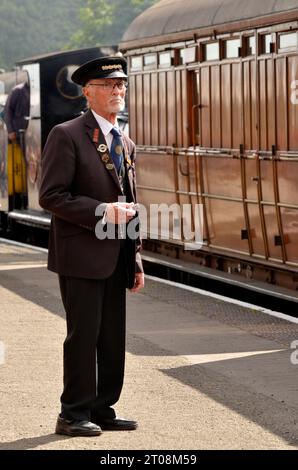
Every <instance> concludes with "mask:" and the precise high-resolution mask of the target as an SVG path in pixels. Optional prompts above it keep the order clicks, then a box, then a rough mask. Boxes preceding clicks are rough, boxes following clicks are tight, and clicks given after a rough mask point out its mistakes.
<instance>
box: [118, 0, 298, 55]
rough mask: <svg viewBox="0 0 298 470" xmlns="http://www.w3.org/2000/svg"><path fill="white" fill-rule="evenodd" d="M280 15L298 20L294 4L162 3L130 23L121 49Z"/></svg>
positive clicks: (283, 0) (239, 0)
mask: <svg viewBox="0 0 298 470" xmlns="http://www.w3.org/2000/svg"><path fill="white" fill-rule="evenodd" d="M282 13H290V14H291V16H293V14H294V15H295V13H296V14H297V15H296V19H298V2H297V0H161V1H159V2H157V3H156V4H154V5H153V6H152V7H150V8H148V10H146V11H144V12H143V13H142V14H141V15H139V16H138V17H137V18H136V19H135V20H134V21H133V22H132V23H131V25H130V26H129V28H128V29H127V31H126V32H125V34H124V36H123V38H122V47H123V46H124V47H127V46H129V44H130V43H132V42H136V41H141V43H142V42H143V40H145V39H147V41H148V39H149V38H152V39H154V38H155V37H156V38H160V37H162V36H169V35H173V34H175V33H182V32H186V31H192V30H198V29H202V28H203V29H205V28H210V27H213V29H215V26H217V25H227V24H230V23H235V22H238V23H239V22H241V21H242V22H243V21H246V23H247V21H249V20H254V19H260V18H262V19H263V20H265V22H266V19H267V20H268V21H269V19H271V18H273V17H274V16H276V15H279V16H280V14H282ZM263 23H264V21H263ZM141 43H140V45H141Z"/></svg>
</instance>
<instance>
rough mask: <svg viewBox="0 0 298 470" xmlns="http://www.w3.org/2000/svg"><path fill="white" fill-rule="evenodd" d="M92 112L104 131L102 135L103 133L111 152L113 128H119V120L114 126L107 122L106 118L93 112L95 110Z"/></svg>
mask: <svg viewBox="0 0 298 470" xmlns="http://www.w3.org/2000/svg"><path fill="white" fill-rule="evenodd" d="M91 112H92V114H93V116H94V117H95V119H96V121H97V123H98V125H99V127H100V128H101V130H102V133H103V135H104V137H105V139H106V142H107V146H108V149H109V151H110V150H111V145H112V140H113V134H111V130H112V129H113V127H118V122H117V119H116V122H115V124H112V123H111V122H110V121H107V120H106V119H105V118H103V117H102V116H100V115H99V114H97V113H96V112H95V111H93V109H91Z"/></svg>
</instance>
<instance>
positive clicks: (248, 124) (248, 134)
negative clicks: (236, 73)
mask: <svg viewBox="0 0 298 470" xmlns="http://www.w3.org/2000/svg"><path fill="white" fill-rule="evenodd" d="M251 79H252V77H251V61H246V62H244V63H243V101H244V103H243V111H244V116H243V118H244V146H245V150H247V149H251V148H253V147H252V106H251V103H252V99H251Z"/></svg>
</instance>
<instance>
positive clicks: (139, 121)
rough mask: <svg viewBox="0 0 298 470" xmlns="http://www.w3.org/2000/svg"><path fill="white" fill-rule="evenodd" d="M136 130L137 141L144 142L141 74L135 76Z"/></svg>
mask: <svg viewBox="0 0 298 470" xmlns="http://www.w3.org/2000/svg"><path fill="white" fill-rule="evenodd" d="M135 96H136V98H135V99H136V128H137V129H136V130H137V142H138V143H139V144H141V145H143V144H144V119H143V100H144V95H143V75H138V76H137V77H136V90H135Z"/></svg>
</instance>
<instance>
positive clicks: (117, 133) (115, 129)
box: [111, 127, 121, 137]
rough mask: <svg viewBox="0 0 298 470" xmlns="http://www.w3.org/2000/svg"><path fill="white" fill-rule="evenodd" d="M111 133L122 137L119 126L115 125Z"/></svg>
mask: <svg viewBox="0 0 298 470" xmlns="http://www.w3.org/2000/svg"><path fill="white" fill-rule="evenodd" d="M111 134H112V135H113V136H114V137H121V132H120V129H119V128H118V127H113V128H112V129H111Z"/></svg>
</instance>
